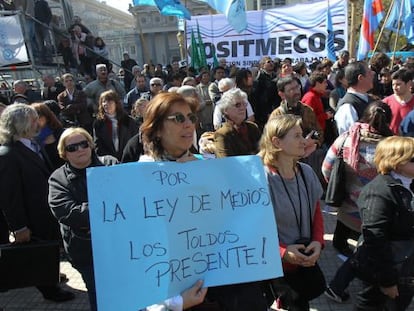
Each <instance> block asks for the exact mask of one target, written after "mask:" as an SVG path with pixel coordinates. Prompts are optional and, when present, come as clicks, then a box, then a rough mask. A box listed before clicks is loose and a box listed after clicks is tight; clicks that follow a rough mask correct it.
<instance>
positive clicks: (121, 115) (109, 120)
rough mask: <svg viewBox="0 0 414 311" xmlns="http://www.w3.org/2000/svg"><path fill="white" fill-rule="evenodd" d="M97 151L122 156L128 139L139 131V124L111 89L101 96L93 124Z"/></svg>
mask: <svg viewBox="0 0 414 311" xmlns="http://www.w3.org/2000/svg"><path fill="white" fill-rule="evenodd" d="M93 133H94V140H95V145H96V153H97V154H98V155H99V156H105V155H111V156H113V157H115V158H117V159H118V161H120V160H121V158H122V152H123V150H124V148H125V146H126V144H127V142H128V140H129V139H130V138H131V137H132V136H134V135H135V134H137V133H138V125H137V123H136V122H135V120H134V119H132V118H131V117H130V116H128V115H127V114H126V112H125V111H124V108H123V107H122V103H121V100H120V99H119V96H118V94H117V93H116V92H115V91H113V90H109V91H106V92H103V93H102V94H101V96H100V97H99V105H98V114H97V117H96V121H95V123H94V124H93Z"/></svg>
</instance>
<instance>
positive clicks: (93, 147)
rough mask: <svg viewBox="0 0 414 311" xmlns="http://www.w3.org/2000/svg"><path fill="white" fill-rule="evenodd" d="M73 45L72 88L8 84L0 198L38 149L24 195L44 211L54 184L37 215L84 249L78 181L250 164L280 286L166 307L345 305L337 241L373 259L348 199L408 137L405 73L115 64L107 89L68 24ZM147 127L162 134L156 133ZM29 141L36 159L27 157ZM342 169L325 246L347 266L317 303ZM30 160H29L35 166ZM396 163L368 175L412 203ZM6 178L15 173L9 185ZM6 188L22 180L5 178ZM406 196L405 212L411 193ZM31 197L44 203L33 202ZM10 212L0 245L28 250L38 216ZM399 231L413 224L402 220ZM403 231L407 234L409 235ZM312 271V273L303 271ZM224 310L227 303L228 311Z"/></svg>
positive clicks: (341, 64) (49, 78)
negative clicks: (337, 167)
mask: <svg viewBox="0 0 414 311" xmlns="http://www.w3.org/2000/svg"><path fill="white" fill-rule="evenodd" d="M70 33H71V36H72V38H71V41H70V42H69V43H67V44H66V45H65V44H62V47H61V49H62V53H63V54H64V55H66V56H65V57H66V58H65V59H66V61H67V67H68V69H69V71H70V68H71V66H72V64H74V65H76V66H75V67H76V68H77V72H78V74H80V75H82V76H83V77H81V76H78V75H77V74H73V73H69V72H68V73H65V74H64V75H62V76H61V77H55V76H53V75H44V76H43V77H42V80H43V83H44V84H43V88H42V89H41V92H40V94H36V93H35V92H33V90H31V89H30V87H29V85H28V84H27V83H26V82H25V81H23V80H17V81H14V83H13V95H12V96H11V98H0V100H1V101H3V104H4V105H3V104H2V105H0V108H5V111H6V113H5V115H6V117H1V118H0V134H1V135H3V136H4V137H2V136H1V135H0V143H1V144H2V145H3V146H2V147H7V146H9V147H10V148H9V149H7V150H6V151H4V153H0V184H1V185H3V186H4V187H6V184H7V183H8V182H9V180H8V179H9V174H17V176H18V175H19V174H18V173H16V172H18V170H19V169H20V167H23V166H27V165H29V164H28V163H26V162H24V161H23V160H22V161H19V157H20V154H21V155H23V153H24V152H26V153H27V152H29V151H30V152H33V153H37V151H38V149H37V148H39V150H44V153H43V155H42V156H41V157H40V158H41V160H42V162H45V163H43V164H42V165H44V166H45V167H44V168H42V169H41V174H42V182H43V183H44V184H45V187H46V189H42V191H43V192H39V191H38V192H37V193H36V194H33V193H32V191H31V190H30V189H31V187H30V186H28V187H25V189H26V191H28V192H30V195H35V197H36V198H35V200H40V201H41V202H42V204H46V205H45V206H46V207H45V208H47V206H48V205H47V202H46V201H45V200H47V192H48V191H47V179H48V178H49V177H50V174H51V173H52V172H53V171H55V170H57V171H55V173H53V175H52V178H51V180H50V192H49V204H50V207H51V208H52V210H50V209H49V208H47V210H48V212H46V211H43V212H44V213H46V214H47V216H44V217H46V218H47V219H48V221H51V222H53V223H54V226H56V228H57V224H58V222H59V223H60V225H61V228H62V232H67V233H68V232H69V233H70V232H71V230H73V231H74V232H75V233H76V235H78V234H80V235H82V236H84V238H85V239H86V240H88V239H89V240H90V231H89V233H88V228H89V227H88V226H89V224H88V218H87V211H88V210H87V202H88V200H87V195H86V188H85V187H86V185H85V180H84V179H85V173H84V171H85V168H86V167H88V166H96V165H116V164H118V163H125V162H133V161H175V160H178V161H181V162H186V161H188V160H190V159H194V157H195V158H197V157H198V155H199V154H200V155H201V156H202V157H203V158H221V157H228V156H236V155H255V154H259V156H260V157H261V158H262V160H263V162H264V165H265V169H266V173H267V176H268V181H269V187H270V191H271V193H272V201H273V204H274V208H275V214H276V215H277V217H276V220H277V224H278V228H279V240H280V243H281V246H280V250H281V258H282V261H283V269H284V273H285V276H284V277H283V279H282V280H278V281H273V282H271V288H272V290H271V293H272V294H269V291H268V288H267V287H266V286H264V285H263V284H261V283H260V284H259V283H256V282H253V283H249V284H246V285H245V286H242V287H237V286H224V287H217V288H211V289H209V290H208V291H207V293H206V292H205V291H200V288H201V283H197V284H195V285H194V288H192V289H190V292H185V293H183V295H182V296H181V297H178V298H177V297H175V298H177V299H178V301H179V303H178V305H181V307H182V306H187V307H190V306H192V305H194V304H199V303H200V302H202V301H203V299H204V296H205V295H207V297H209V299H210V300H211V301H217V303H218V305H220V307H221V309H218V310H223V308H224V309H225V310H251V308H250V309H249V307H248V306H249V305H251V304H252V301H249V300H243V299H242V296H246V297H247V296H249V297H261V298H260V299H259V298H257V300H256V301H255V302H254V303H256V304H254V303H253V306H257V305H260V306H261V309H263V310H266V309H267V307H268V306H267V303H268V302H269V301H266V299H267V300H271V302H273V301H274V300H276V301H277V305H278V306H279V307H280V308H285V309H289V307H290V308H292V310H308V309H309V301H310V300H311V299H313V298H315V297H316V296H318V295H320V294H321V293H322V292H323V291H324V290H325V289H326V291H325V294H326V295H327V296H328V297H329V298H331V299H333V300H335V301H337V302H343V301H345V300H347V299H349V294H348V293H347V291H346V287H347V286H348V284H349V282H350V281H351V280H352V279H353V277H354V276H355V275H354V274H353V273H352V267H351V265H350V262H351V261H352V259H353V257H354V253H355V249H354V247H353V246H351V245H350V244H348V242H347V239H348V238H354V239H358V238H359V237H360V236H361V234H362V238H363V239H364V240H365V241H367V242H366V243H367V244H369V243H374V246H373V247H375V243H376V242H375V241H377V240H375V239H373V238H372V236H366V235H364V234H367V232H369V233H370V234H373V235H375V234H376V232H371V231H372V226H374V227H375V225H376V223H375V224H372V223H371V222H370V221H372V219H371V220H369V219H364V218H363V217H362V218H361V216H360V214H359V208H361V206H362V207H363V208H364V213H365V215H371V214H370V213H371V212H369V211H366V209H367V208H368V207H367V205H369V204H365V203H364V202H362V203H361V201H360V200H359V196H360V194H361V193H364V196H365V197H367V196H369V194H367V193H366V192H364V191H363V189H364V187H365V186H366V185H367V184H368V183H369V182H370V181H371V180H375V179H376V176H377V165H378V164H379V163H381V159H377V158H376V153H375V148H376V146H377V145H378V144H381V142H382V141H384V140H387V139H386V137H389V136H408V137H410V136H413V137H414V112H413V108H414V96H413V93H414V87H413V83H414V82H413V80H414V71H413V70H414V59H412V58H408V59H407V60H406V61H405V62H404V63H401V62H396V60H394V61H393V62H392V61H391V59H390V58H389V57H388V56H387V55H386V54H385V53H376V54H374V55H373V57H372V59H371V60H370V62H369V63H367V62H363V61H355V60H351V59H350V55H349V53H348V51H341V52H339V53H338V59H337V60H336V61H335V62H332V61H331V60H329V59H322V60H315V61H314V62H313V63H312V64H310V65H309V66H308V65H307V64H306V63H304V62H298V63H293V61H292V59H290V58H285V59H279V58H275V59H272V58H271V57H269V56H265V57H263V58H262V59H260V60H258V62H257V66H253V67H250V68H239V67H237V66H236V65H232V64H229V63H228V62H226V59H224V58H223V59H220V60H219V64H217V66H215V67H213V68H208V67H206V68H199V70H198V71H196V70H195V69H194V68H187V67H186V66H183V65H181V66H180V64H179V62H178V61H174V62H172V63H171V65H166V66H163V65H161V64H156V65H154V64H143V66H142V67H140V66H139V64H137V62H136V61H135V60H133V59H131V58H130V57H129V54H128V53H127V52H125V53H124V55H123V57H124V58H123V60H122V61H121V66H122V68H121V69H120V71H121V74H120V75H117V74H115V73H114V72H113V71H112V65H111V62H109V61H108V59H107V57H108V53H107V51H106V49H105V43H104V40H103V39H102V38H101V37H96V38H94V39H93V40H92V41H91V42H90V43H91V44H92V45H91V46H90V47H92V48H93V51H94V57H93V58H90V57H89V49H85V48H83V47H84V45H85V44H86V42H87V41H88V40H90V38H92V36H90V32H89V30H88V29H87V28H86V27H85V26H83V25H82V23H81V21H80V20H76V21H75V22H74V24H73V25H72V26H71V28H70ZM65 64H66V63H65ZM85 77H87V79H85ZM26 107H27V108H26ZM19 109H20V110H22V111H25V115H26V116H27V117H28V119H27V120H26V119H25V120H23V119H19V117H18V115H17V114H16V115H14V111H15V110H19ZM10 122H15V124H14V125H13V126H12V127H14V130H15V131H17V132H16V133H14V135H12V136H10V133H9V136H7V135H5V134H4V133H6V132H7V131H9V132H10V131H11V129H10V128H8V127H10V126H11V125H10ZM23 122H29V123H30V125H31V127H29V128H24V129H23V128H22V127H23ZM154 122H155V123H154ZM157 122H158V123H157ZM155 124H157V126H158V127H159V128H155V127H156V126H155ZM27 126H28V125H27V124H26V125H24V127H27ZM65 128H70V130H65ZM179 131H180V132H179ZM62 133H63V134H62ZM32 141H35V142H36V146H37V147H32V145H31V142H32ZM17 142H19V143H17ZM400 144H412V141H411V140H410V139H408V138H407V141H402V142H400ZM382 148H386V147H384V146H383V147H382ZM390 148H391V147H390ZM407 148H408V147H407ZM26 149H28V150H29V151H28V150H26ZM407 150H408V149H407ZM410 150H411V151H410V152H413V151H412V149H410ZM413 150H414V149H413ZM395 152H400V151H399V150H397V151H395ZM386 153H387V152H386V151H383V154H386ZM13 154H16V155H13ZM339 155H340V156H342V155H343V158H344V161H345V162H346V164H347V170H346V174H347V179H346V187H347V189H348V190H347V198H346V199H345V201H344V203H343V206H341V207H340V208H339V212H338V221H337V225H336V230H335V233H334V238H333V246H334V247H335V248H336V250H337V251H338V253H340V254H342V255H344V256H346V257H348V258H349V260H347V261H345V263H344V265H343V266H342V267H341V268H340V270H338V273H337V275H336V276H335V278H334V280H332V282H330V283H329V286H328V287H327V288H326V287H325V286H324V283H323V281H321V284H322V285H321V286H322V287H323V291H322V292H320V291H318V290H317V289H314V291H313V292H312V291H310V289H309V288H305V287H303V286H301V282H305V284H308V285H309V284H312V282H313V281H315V280H314V279H313V278H312V277H313V276H314V274H307V273H316V274H317V275H318V276H320V273H321V271H319V270H320V269H319V268H318V266H317V261H318V259H319V256H320V253H321V251H322V249H323V244H324V241H323V220H322V216H321V206H320V201H321V199H323V196H324V192H325V190H326V185H327V182H328V181H329V178H330V172H331V169H332V166H333V163H334V161H335V159H336V158H337V157H338V156H339ZM34 156H36V157H37V155H36V154H34ZM411 156H414V155H411ZM13 157H14V158H13ZM40 158H39V157H37V158H34V159H33V160H34V162H35V161H37V162H40ZM46 159H47V161H46ZM404 159H405V158H404ZM407 159H408V160H407V161H405V162H404V161H403V162H401V161H396V164H395V165H394V166H392V168H391V169H387V170H382V171H379V174H382V175H384V174H389V172H394V173H393V174H394V175H393V177H395V178H394V179H393V180H392V181H387V182H388V183H391V182H394V183H397V184H398V183H399V181H401V180H402V181H404V182H405V183H406V184H404V185H403V186H404V187H405V188H404V189H408V190H410V188H409V185H408V187H407V184H409V183H408V179H409V180H410V181H411V179H412V178H414V173H413V172H414V167H413V168H411V171H410V169H409V168H407V167H406V165H412V166H414V164H409V163H411V162H413V160H412V158H407ZM23 162H24V163H23ZM407 162H408V163H407ZM46 164H47V165H46ZM62 165H63V166H62ZM13 168H14V169H15V171H11V170H12V169H13ZM400 168H401V169H400ZM35 173H36V172H35V171H33V174H35ZM69 174H70V176H71V177H70V178H75V180H76V182H77V183H79V187H80V188H81V189H82V192H81V193H77V194H76V195H72V194H71V188H70V187H69V185H68V183H69V181H68V180H67V179H68V178H69V177H68V175H69ZM401 176H404V178H402V177H401ZM6 179H7V180H6ZM406 179H407V180H406ZM395 180H397V181H395ZM15 182H16V183H25V182H27V180H18V178H17V177H16V180H15ZM384 183H385V182H384V181H382V184H381V185H382V186H383V187H386V186H385V184H384ZM62 184H63V186H64V187H63V188H62ZM37 186H38V187H41V184H38V185H37ZM65 187H67V188H68V189H66V188H65ZM2 189H6V188H2ZM10 192H13V191H10ZM403 192H404V195H407V196H411V199H412V192H411V190H410V193H408V192H407V191H406V190H403ZM406 192H407V193H406ZM19 195H22V196H26V195H29V193H22V194H19ZM41 195H43V196H46V197H39V196H41ZM390 195H391V194H390ZM14 200H15V198H14V197H8V196H5V197H2V198H1V199H0V203H1V204H0V208H2V213H0V222H1V223H6V224H8V227H7V230H2V233H1V236H0V240H1V241H0V242H1V243H4V242H8V241H9V232H12V233H14V234H15V237H16V239H18V240H19V241H26V240H28V239H30V232H31V231H33V233H34V232H35V231H36V230H37V229H36V226H38V225H39V224H42V223H43V220H39V217H37V216H36V220H33V221H34V222H33V224H32V223H30V222H27V221H26V222H25V221H24V218H23V220H22V219H21V218H19V219H16V215H15V214H14V213H11V212H10V209H11V208H12V206H13V204H15V201H14ZM35 200H34V202H35ZM62 200H68V201H70V202H71V201H75V203H76V204H73V205H72V206H75V207H74V209H75V210H76V213H78V214H70V212H71V210H68V209H67V208H68V204H66V203H65V202H63V201H62ZM36 202H37V201H36ZM69 205H70V204H69ZM5 206H7V209H6V208H4V207H5ZM369 207H370V208H371V206H369ZM19 208H21V209H22V211H24V210H25V209H32V208H34V207H24V206H23V203H22V206H20V207H19ZM35 208H36V209H38V208H40V206H36V207H35ZM298 211H300V213H299V214H300V217H299V218H300V219H299V218H298ZM384 213H385V212H384ZM74 215H75V216H77V217H79V218H74V219H75V220H76V219H77V220H79V221H81V223H82V228H80V227H77V224H76V223H74V222H71V218H70V217H74ZM53 216H55V218H53ZM69 216H70V217H69ZM302 216H303V219H304V221H302ZM377 216H378V215H377ZM407 217H411V218H412V217H413V216H412V213H411V214H409V216H407ZM411 218H410V219H407V220H406V221H407V222H409V223H410V224H412V227H411V228H414V219H411ZM17 220H19V221H17ZM364 225H366V226H371V227H369V228H368V227H364ZM32 226H33V227H32ZM407 226H408V225H407ZM3 227H4V226H2V228H3ZM407 228H408V227H407ZM370 230H371V231H370ZM407 230H408V231H410V230H411V231H410V232H404V233H403V234H402V236H403V238H402V239H406V238H407V236H408V237H409V238H410V239H413V237H414V231H412V229H407ZM374 231H375V230H374ZM69 233H68V234H69ZM53 234H56V232H52V233H48V234H46V233H45V234H44V236H45V238H46V239H53V238H56V236H54V235H53ZM88 234H89V235H88ZM373 240H374V242H372V241H373ZM378 241H379V240H378ZM75 242H76V241H69V240H68V241H66V240H65V237H64V243H65V249H66V252H67V253H68V256H69V258H70V259H71V260H72V264H73V265H74V267H75V268H76V269H78V270H79V271H80V273H81V274H82V277H83V278H84V280H85V282H86V284H87V287H88V290H89V291H90V292H89V294H90V296H89V297H90V301H91V307H92V310H96V300H95V297H94V295H95V289H94V286H93V283H94V280H93V279H94V276H93V273H92V272H93V269H92V264H93V263H92V258H91V257H89V258H85V257H82V256H81V257H79V256H78V255H79V253H76V249H75V250H74V249H73V248H72V246H73V245H74V244H73V243H75ZM71 243H72V244H71ZM82 243H83V244H82V245H81V246H80V247H81V248H80V250H86V251H87V252H88V253H87V254H90V252H91V250H90V243H89V244H88V243H86V244H85V241H83V242H82ZM90 256H91V255H90ZM381 260H382V259H378V261H381ZM381 264H383V265H386V264H388V263H383V262H381ZM309 267H317V268H318V269H319V270H318V269H313V270H312V271H311V272H309V271H310V269H304V268H309ZM91 271H92V272H91ZM298 271H300V272H298ZM298 273H299V274H298ZM304 280H305V281H304ZM395 282H396V281H395V279H392V280H391V279H387V280H386V282H384V283H380V284H379V285H378V284H369V285H367V286H365V287H364V290H365V289H366V290H369V291H370V292H372V293H373V294H372V295H371V296H369V297H367V294H366V292H364V293H362V292H361V293H359V294H358V308H359V309H358V310H368V309H367V308H368V307H371V308H374V309H375V308H377V307H379V306H382V305H383V304H384V303H385V301H386V299H387V297H388V298H391V299H394V300H395V299H397V298H396V297H398V289H396V284H395ZM309 286H310V285H309ZM39 290H41V292H42V293H43V295H44V297H45V298H46V299H52V300H55V301H60V300H68V299H71V298H73V297H72V296H71V295H69V294H67V293H65V292H62V290H61V289H60V288H59V287H53V288H49V289H47V290H45V289H41V288H39ZM224 293H225V294H224ZM237 293H238V294H237ZM240 293H242V295H241V294H240ZM410 293H411V292H410ZM413 294H414V292H412V293H411V294H410V295H411V296H410V295H408V294H406V293H405V292H404V295H401V297H404V301H403V302H401V305H400V306H401V308H400V309H398V310H403V309H404V308H405V307H406V305H407V301H410V300H411V297H412V295H413ZM271 295H276V296H272V297H271ZM295 295H296V296H295ZM381 295H382V296H381ZM231 297H234V301H238V303H234V301H230V300H229V299H232V298H231ZM269 297H270V298H269ZM407 297H408V298H407ZM175 298H172V299H173V300H174V299H175ZM180 299H181V300H180ZM189 301H190V302H189ZM174 303H176V300H174ZM398 303H399V302H398V299H397V304H398ZM231 305H233V307H230V306H231ZM234 306H237V307H234ZM256 309H257V308H256ZM370 310H371V309H370ZM378 310H379V309H378Z"/></svg>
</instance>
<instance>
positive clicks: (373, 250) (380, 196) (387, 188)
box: [357, 174, 414, 287]
mask: <svg viewBox="0 0 414 311" xmlns="http://www.w3.org/2000/svg"><path fill="white" fill-rule="evenodd" d="M412 199H413V196H412V194H411V192H410V191H409V190H407V189H406V188H404V187H403V186H402V185H401V183H400V182H399V181H398V180H396V179H394V178H393V177H392V176H390V175H381V174H380V175H378V176H377V177H375V178H374V179H373V180H372V181H371V182H369V183H368V184H367V185H366V186H365V187H364V188H363V189H362V191H361V194H360V196H359V198H358V201H357V203H358V206H359V209H360V214H361V218H362V237H363V240H364V241H363V244H364V245H365V247H366V251H367V257H369V258H370V259H372V260H373V263H374V266H375V270H377V273H378V278H379V282H380V285H381V286H385V287H388V286H392V285H395V284H397V279H398V276H397V271H396V270H395V269H394V268H393V262H392V259H393V254H392V251H391V241H402V240H412V242H413V243H414V209H413V208H414V206H412V205H411V204H412V203H411V201H412Z"/></svg>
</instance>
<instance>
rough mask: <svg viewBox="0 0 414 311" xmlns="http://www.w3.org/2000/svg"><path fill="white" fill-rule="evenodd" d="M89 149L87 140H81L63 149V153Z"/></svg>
mask: <svg viewBox="0 0 414 311" xmlns="http://www.w3.org/2000/svg"><path fill="white" fill-rule="evenodd" d="M88 147H89V142H88V141H87V140H82V141H80V142H78V143H74V144H70V145H67V146H66V147H65V151H67V152H75V151H78V150H79V148H82V149H85V148H88Z"/></svg>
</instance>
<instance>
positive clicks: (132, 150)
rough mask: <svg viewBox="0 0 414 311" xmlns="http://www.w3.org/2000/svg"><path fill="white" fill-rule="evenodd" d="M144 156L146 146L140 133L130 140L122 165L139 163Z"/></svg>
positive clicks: (123, 155)
mask: <svg viewBox="0 0 414 311" xmlns="http://www.w3.org/2000/svg"><path fill="white" fill-rule="evenodd" d="M142 154H144V146H143V145H142V142H141V138H140V133H138V134H136V135H134V136H132V137H131V139H130V140H128V143H127V144H126V146H125V148H124V152H123V153H122V159H121V163H128V162H138V160H139V157H140V156H141V155H142Z"/></svg>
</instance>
